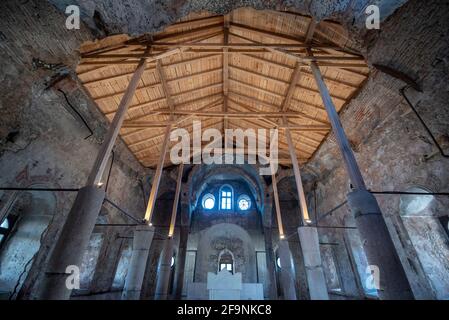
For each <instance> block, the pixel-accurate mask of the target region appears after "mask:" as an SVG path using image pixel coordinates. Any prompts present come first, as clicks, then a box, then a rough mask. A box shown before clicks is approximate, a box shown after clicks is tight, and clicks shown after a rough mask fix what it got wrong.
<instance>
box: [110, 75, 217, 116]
mask: <svg viewBox="0 0 449 320" xmlns="http://www.w3.org/2000/svg"><path fill="white" fill-rule="evenodd" d="M220 86H222V83H221V82H220V83H215V84H211V85H207V86H204V87H200V88H195V89H191V90H187V91H183V92H180V93H177V94H174V95H172V97H179V96H182V95H186V94H189V93H192V92H199V91H200V90H204V89H212V88H216V87H220ZM220 94H221V93H220ZM216 95H217V93H213V94H211V95H208V96H205V97H201V98H198V99H193V100H190V101H186V102H184V103H182V104H178V105H177V106H178V108H179V107H180V106H184V105H186V104H189V103H193V102H198V101H200V99H202V100H204V99H207V98H209V97H211V96H216ZM165 100H166V99H165V97H161V98H157V99H155V100H151V101H146V102H142V103H138V104H135V105H132V106H130V107H129V110H128V111H134V110H137V109H140V108H142V107H148V106H151V105H154V104H157V103H159V102H162V101H165ZM115 112H116V110H114V111H110V112H105V116H106V117H107V116H109V115H112V114H114V113H115ZM129 120H132V119H129Z"/></svg>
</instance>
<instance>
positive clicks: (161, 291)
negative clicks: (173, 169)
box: [154, 163, 184, 300]
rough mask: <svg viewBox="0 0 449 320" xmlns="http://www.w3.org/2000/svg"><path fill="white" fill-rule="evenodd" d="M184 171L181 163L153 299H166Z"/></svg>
mask: <svg viewBox="0 0 449 320" xmlns="http://www.w3.org/2000/svg"><path fill="white" fill-rule="evenodd" d="M183 171H184V164H183V163H181V164H180V165H179V168H178V178H177V180H176V193H175V199H174V201H173V208H172V214H171V219H170V228H169V232H168V239H165V243H164V248H163V250H162V253H161V256H160V257H159V264H158V272H157V282H156V291H155V294H154V298H155V300H166V299H167V298H168V288H169V282H170V275H171V272H172V259H173V249H174V248H173V246H174V242H173V233H174V230H175V223H176V213H177V212H178V202H179V194H180V193H181V184H182V173H183Z"/></svg>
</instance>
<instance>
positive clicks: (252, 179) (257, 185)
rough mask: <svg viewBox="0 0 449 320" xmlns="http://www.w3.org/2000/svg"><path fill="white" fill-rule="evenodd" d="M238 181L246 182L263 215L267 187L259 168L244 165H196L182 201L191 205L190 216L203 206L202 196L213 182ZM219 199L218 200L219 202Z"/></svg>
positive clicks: (190, 175)
mask: <svg viewBox="0 0 449 320" xmlns="http://www.w3.org/2000/svg"><path fill="white" fill-rule="evenodd" d="M220 179H221V180H237V181H242V182H245V184H246V185H247V186H248V188H249V190H250V192H251V195H252V197H253V198H254V200H255V203H254V205H255V207H256V208H257V209H258V210H259V212H260V213H261V214H263V212H264V206H265V203H264V202H265V196H266V194H267V186H266V184H265V181H264V180H263V178H262V177H261V176H260V175H259V171H258V168H257V166H253V165H249V164H243V165H213V166H208V165H196V166H194V167H193V169H192V170H191V171H190V174H189V177H188V181H187V183H186V186H187V187H186V188H185V189H184V193H183V194H182V201H183V202H185V203H189V211H190V212H189V215H190V216H191V214H192V212H193V211H194V210H195V208H196V207H197V206H198V205H201V196H202V195H203V193H204V191H205V190H206V189H207V187H208V183H210V182H211V181H213V180H220ZM218 199H219V198H217V200H218Z"/></svg>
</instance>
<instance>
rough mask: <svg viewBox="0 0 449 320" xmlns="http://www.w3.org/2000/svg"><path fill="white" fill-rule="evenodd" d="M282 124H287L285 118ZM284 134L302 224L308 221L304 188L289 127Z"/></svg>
mask: <svg viewBox="0 0 449 320" xmlns="http://www.w3.org/2000/svg"><path fill="white" fill-rule="evenodd" d="M283 120H284V125H286V124H287V120H286V119H285V118H283ZM285 136H286V138H287V143H288V151H289V153H290V158H291V160H292V166H293V173H294V174H295V182H296V190H297V191H298V200H299V207H300V208H301V221H302V224H303V225H305V223H308V222H310V216H309V210H308V209H307V203H306V196H305V194H304V188H303V185H302V179H301V172H300V171H299V163H298V158H297V157H296V151H295V146H294V145H293V140H292V136H291V133H290V129H289V128H288V127H286V128H285Z"/></svg>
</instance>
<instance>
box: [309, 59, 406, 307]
mask: <svg viewBox="0 0 449 320" xmlns="http://www.w3.org/2000/svg"><path fill="white" fill-rule="evenodd" d="M310 67H311V69H312V73H313V75H314V77H315V80H316V83H317V86H318V89H319V91H320V93H321V98H322V100H323V104H324V107H325V108H326V112H327V114H328V117H329V121H330V123H331V125H332V131H333V132H334V135H335V139H336V141H337V145H338V147H339V149H340V152H341V154H342V156H343V161H344V164H345V167H346V170H347V172H348V175H349V178H350V180H351V183H352V185H353V187H354V189H355V191H354V192H352V193H350V194H349V195H348V204H349V207H350V209H351V212H352V213H353V214H354V217H355V220H356V225H357V227H358V230H359V233H360V236H361V238H362V239H363V243H364V249H365V252H366V256H367V259H368V263H369V264H370V265H372V266H376V268H378V269H379V271H380V282H381V284H382V286H383V287H382V288H380V290H378V294H379V297H380V298H381V299H402V298H412V297H413V295H412V294H411V289H410V285H409V283H408V280H407V277H406V275H405V272H404V269H403V267H402V265H401V263H400V261H399V258H398V255H397V252H396V249H395V247H394V245H393V241H392V239H391V236H390V233H389V232H388V229H387V226H386V224H385V221H384V220H383V217H382V213H381V211H380V208H379V205H378V203H377V201H376V198H374V196H373V195H372V194H370V193H369V192H368V191H367V190H366V186H365V181H364V180H363V176H362V174H361V172H360V169H359V166H358V164H357V161H356V159H355V156H354V153H353V152H352V149H351V145H350V144H349V140H348V138H347V137H346V134H345V132H344V130H343V127H342V125H341V122H340V118H339V117H338V113H337V110H336V109H335V106H334V103H333V102H332V98H331V96H330V94H329V90H328V89H327V87H326V84H325V83H324V80H323V77H322V75H321V71H320V69H319V67H318V65H317V64H316V62H311V63H310ZM390 281H392V282H390Z"/></svg>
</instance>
